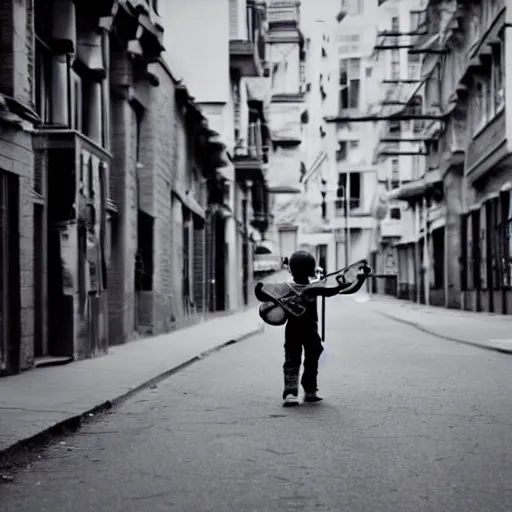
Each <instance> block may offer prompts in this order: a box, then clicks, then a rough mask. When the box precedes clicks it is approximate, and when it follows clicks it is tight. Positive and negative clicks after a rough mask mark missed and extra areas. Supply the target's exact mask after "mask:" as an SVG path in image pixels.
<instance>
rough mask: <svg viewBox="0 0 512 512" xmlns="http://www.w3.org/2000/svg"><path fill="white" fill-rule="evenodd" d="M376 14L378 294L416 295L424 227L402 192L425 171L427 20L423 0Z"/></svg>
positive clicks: (389, 5)
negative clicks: (416, 48) (423, 38)
mask: <svg viewBox="0 0 512 512" xmlns="http://www.w3.org/2000/svg"><path fill="white" fill-rule="evenodd" d="M377 12H378V19H377V33H376V41H375V46H374V52H373V61H374V71H373V74H372V81H371V86H370V93H369V95H370V97H371V98H372V99H373V101H372V102H371V105H370V108H369V113H370V114H374V115H375V116H376V117H375V119H379V120H378V121H376V122H375V125H374V126H375V139H374V149H373V158H374V162H375V163H376V165H377V167H378V175H379V176H378V178H379V185H378V190H377V194H376V197H375V204H374V207H373V213H374V217H375V221H376V226H375V232H374V233H375V236H374V238H373V240H372V257H371V259H372V265H373V267H374V272H375V276H374V278H373V280H372V287H373V291H374V292H376V293H388V294H398V295H399V296H400V297H415V296H416V294H417V293H419V288H418V289H416V286H415V280H416V278H415V273H414V268H415V267H414V265H415V262H416V259H417V254H416V245H415V244H416V242H417V239H418V236H419V235H418V233H419V229H420V225H419V224H418V218H417V215H416V214H417V213H418V212H417V211H416V209H417V208H416V206H418V205H415V204H414V203H412V204H411V205H410V207H409V206H408V205H407V203H406V202H404V201H402V200H399V199H398V197H397V194H398V190H400V189H401V187H403V186H407V185H408V184H409V183H411V182H413V181H414V180H417V179H419V178H420V177H422V176H423V174H424V171H425V161H426V160H425V159H426V156H425V148H424V144H423V142H422V137H421V133H422V130H423V123H424V122H423V120H421V119H416V118H414V113H420V112H422V106H423V102H424V92H425V88H424V82H423V79H422V74H421V65H422V59H423V54H422V53H415V52H412V51H410V50H411V49H412V43H413V41H414V38H415V37H416V33H417V31H418V28H419V26H420V25H421V24H422V23H423V20H424V15H425V13H424V2H423V1H422V0H415V1H400V0H395V1H388V2H385V3H383V4H382V5H381V6H379V7H378V11H377ZM391 116H397V117H396V119H392V117H391ZM401 193H402V192H401ZM419 207H420V208H421V205H420V206H419ZM399 268H400V271H399Z"/></svg>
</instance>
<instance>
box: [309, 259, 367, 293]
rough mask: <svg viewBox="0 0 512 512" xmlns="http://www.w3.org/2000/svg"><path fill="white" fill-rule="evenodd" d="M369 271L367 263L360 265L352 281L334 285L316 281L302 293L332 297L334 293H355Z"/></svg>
mask: <svg viewBox="0 0 512 512" xmlns="http://www.w3.org/2000/svg"><path fill="white" fill-rule="evenodd" d="M370 273H371V268H370V267H369V266H367V265H365V266H363V267H361V271H360V272H359V274H357V277H356V280H355V281H354V282H353V283H340V284H338V285H335V286H327V285H325V284H322V283H318V284H317V285H316V286H313V287H311V288H307V289H306V290H304V291H303V292H302V293H305V294H307V295H310V296H313V297H334V296H335V295H350V294H352V293H356V292H357V291H359V290H360V289H361V287H362V286H363V284H364V282H365V280H366V278H367V277H368V275H369V274H370Z"/></svg>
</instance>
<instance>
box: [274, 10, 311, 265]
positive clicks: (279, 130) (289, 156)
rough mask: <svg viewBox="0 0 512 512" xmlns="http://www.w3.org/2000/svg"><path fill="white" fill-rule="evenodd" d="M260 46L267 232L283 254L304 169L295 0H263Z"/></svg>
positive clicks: (293, 242)
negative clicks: (266, 81)
mask: <svg viewBox="0 0 512 512" xmlns="http://www.w3.org/2000/svg"><path fill="white" fill-rule="evenodd" d="M267 20H268V36H267V38H266V43H267V44H266V52H267V61H268V68H269V78H270V90H271V103H270V106H269V127H270V138H271V144H272V148H271V164H270V167H269V172H268V182H269V189H270V194H271V196H270V197H271V199H270V205H271V212H272V216H273V218H272V225H271V227H270V228H271V229H270V230H269V238H270V240H271V241H272V242H273V245H274V250H275V251H276V252H277V253H278V254H279V255H280V256H281V257H285V256H289V255H290V254H291V253H293V252H294V251H295V250H296V248H297V246H298V245H297V244H298V231H299V228H300V224H301V222H300V219H299V218H298V217H297V215H298V213H299V212H300V210H301V208H300V206H298V204H299V203H300V199H301V198H300V197H299V194H300V193H301V191H302V187H301V185H300V179H301V176H302V174H303V173H304V165H305V164H304V162H303V153H302V150H303V147H302V143H303V124H304V122H305V110H306V105H305V93H306V77H305V61H306V51H305V39H304V35H303V33H302V31H301V28H300V23H301V4H300V2H298V1H296V0H271V1H270V2H269V5H268V17H267Z"/></svg>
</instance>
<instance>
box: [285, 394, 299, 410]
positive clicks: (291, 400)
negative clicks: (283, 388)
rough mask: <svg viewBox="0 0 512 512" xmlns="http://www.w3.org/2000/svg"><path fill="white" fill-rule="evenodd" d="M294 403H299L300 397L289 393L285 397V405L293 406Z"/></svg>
mask: <svg viewBox="0 0 512 512" xmlns="http://www.w3.org/2000/svg"><path fill="white" fill-rule="evenodd" d="M294 405H299V399H298V397H297V395H293V394H292V393H288V394H287V395H286V396H285V397H284V402H283V407H292V406H294Z"/></svg>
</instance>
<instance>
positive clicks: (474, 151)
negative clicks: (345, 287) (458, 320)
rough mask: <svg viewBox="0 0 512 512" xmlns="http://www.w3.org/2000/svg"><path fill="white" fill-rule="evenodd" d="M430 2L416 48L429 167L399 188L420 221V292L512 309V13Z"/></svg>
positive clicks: (424, 297)
mask: <svg viewBox="0 0 512 512" xmlns="http://www.w3.org/2000/svg"><path fill="white" fill-rule="evenodd" d="M426 4H427V5H426V20H425V23H424V25H423V27H421V33H420V34H418V36H417V37H416V38H415V41H414V48H412V51H416V52H421V53H422V54H423V55H424V57H423V59H422V60H423V62H422V78H423V80H424V89H425V93H424V96H425V101H424V109H423V112H422V116H423V119H424V121H425V122H424V129H423V131H422V138H423V139H424V144H425V149H426V153H427V155H426V157H427V162H426V170H425V173H424V175H423V176H421V177H420V179H418V180H416V181H415V182H414V183H412V184H409V186H404V187H401V189H399V190H398V191H397V192H396V196H397V197H399V198H403V200H406V201H407V202H409V203H410V204H411V205H413V207H414V208H415V211H417V214H416V215H417V217H418V220H419V225H420V226H421V228H420V230H419V236H418V238H417V240H416V245H417V246H418V250H417V254H418V263H417V266H416V273H415V277H416V279H415V283H416V286H417V287H421V293H420V294H419V297H418V299H419V300H421V301H423V302H426V303H431V304H436V305H441V306H446V307H452V308H462V309H466V310H471V311H490V312H495V313H503V314H510V313H511V312H512V306H511V302H512V296H511V292H510V282H511V275H510V274H511V267H512V266H511V254H512V249H511V244H510V239H511V236H510V226H511V217H512V215H511V214H512V212H511V211H510V210H511V209H510V189H511V185H510V183H511V176H512V174H511V171H510V165H509V161H510V147H509V146H510V142H509V139H510V137H509V126H511V121H510V119H509V113H508V110H507V109H506V107H505V98H506V94H507V91H508V90H509V89H510V87H509V85H508V81H507V80H508V74H507V72H506V69H507V62H508V61H507V58H508V57H507V53H506V51H505V48H506V46H507V41H508V38H509V37H510V29H509V28H508V20H509V17H510V14H509V11H508V9H507V5H506V3H505V2H484V1H480V2H476V1H475V2H455V1H430V2H427V3H426ZM440 84H441V86H440ZM418 269H422V270H423V275H421V273H420V272H418ZM399 273H400V271H399ZM422 277H423V278H422Z"/></svg>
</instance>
